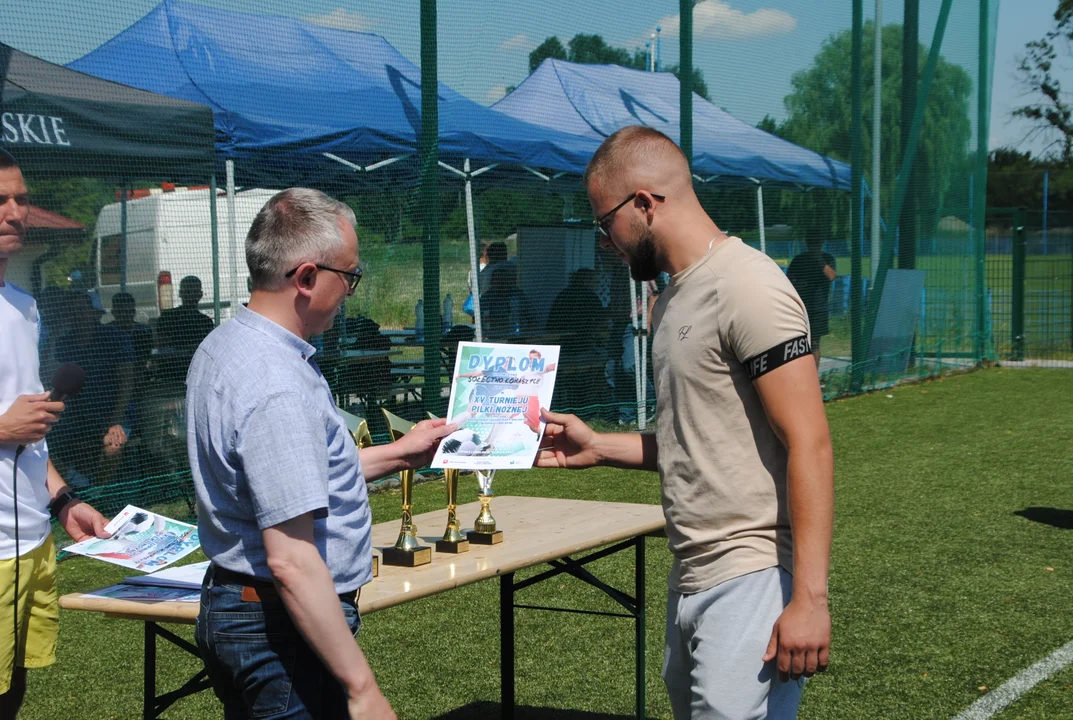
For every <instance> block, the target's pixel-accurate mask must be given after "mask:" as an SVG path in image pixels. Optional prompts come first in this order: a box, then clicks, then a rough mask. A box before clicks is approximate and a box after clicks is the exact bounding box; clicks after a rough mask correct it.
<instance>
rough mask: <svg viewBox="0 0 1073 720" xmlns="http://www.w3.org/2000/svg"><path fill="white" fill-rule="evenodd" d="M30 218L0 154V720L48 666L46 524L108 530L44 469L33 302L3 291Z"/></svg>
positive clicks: (51, 642) (51, 419)
mask: <svg viewBox="0 0 1073 720" xmlns="http://www.w3.org/2000/svg"><path fill="white" fill-rule="evenodd" d="M29 211H30V197H29V193H28V192H27V190H26V183H25V182H24V180H23V177H22V171H21V170H20V169H19V166H18V163H17V162H16V160H15V158H14V157H12V156H11V155H10V154H9V153H8V152H7V151H5V150H3V149H0V720H9V719H11V718H14V717H15V716H16V715H17V714H18V712H19V707H20V706H21V705H22V699H23V696H24V695H25V693H26V668H28V667H35V668H36V667H44V666H46V665H51V664H52V663H54V662H55V661H56V638H57V635H58V633H59V621H60V613H59V604H58V602H59V601H58V595H57V593H56V548H55V546H54V545H53V543H52V536H51V532H50V531H51V525H50V524H49V519H50V516H51V517H52V518H56V519H58V520H59V522H60V525H61V526H62V527H63V529H64V530H66V531H67V533H68V534H69V535H70V536H71V538H72V539H74V540H75V541H76V542H77V541H79V540H84V539H86V538H89V537H92V536H94V535H96V536H98V537H107V536H108V535H107V533H105V532H104V526H105V525H106V524H107V521H106V520H105V519H104V518H103V517H102V516H101V514H100V513H99V512H97V511H96V510H94V509H93V508H91V507H90V506H89V505H87V504H86V503H83V502H81V501H79V500H78V498H76V497H75V496H74V494H73V493H71V490H70V488H68V487H67V485H66V483H64V482H63V479H62V478H61V477H60V474H59V473H58V472H57V471H56V468H55V467H53V465H52V462H51V461H50V460H49V457H48V445H47V444H46V442H45V436H46V435H47V434H48V432H49V430H50V429H51V428H52V426H53V425H54V424H55V423H56V422H58V421H59V419H60V413H62V412H63V403H62V402H50V401H49V396H48V393H45V392H44V388H43V387H42V385H41V380H40V378H39V376H38V370H39V367H40V361H39V358H38V355H37V340H38V335H39V333H40V329H41V322H40V318H39V316H38V312H37V303H36V302H35V301H34V298H33V296H31V295H30V294H28V293H26V292H24V291H23V290H21V289H20V288H18V287H16V286H15V285H13V284H12V283H10V282H5V276H6V274H7V265H8V259H9V258H10V257H12V256H13V255H15V254H16V253H17V252H19V250H21V249H22V245H23V241H24V239H25V235H26V218H27V216H28V215H29ZM16 472H17V473H18V476H17V477H16ZM16 493H17V496H16ZM16 527H17V528H18V530H17V531H16ZM16 577H17V578H18V583H16V582H15V580H16ZM16 626H17V628H18V630H17V632H16Z"/></svg>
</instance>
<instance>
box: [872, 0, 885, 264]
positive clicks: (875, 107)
mask: <svg viewBox="0 0 1073 720" xmlns="http://www.w3.org/2000/svg"><path fill="white" fill-rule="evenodd" d="M872 30H873V33H874V40H873V47H872V50H873V53H872V258H871V260H872V278H873V279H875V277H876V276H877V275H878V274H879V256H880V254H881V252H882V245H881V242H882V241H881V239H880V234H879V216H880V213H881V212H882V206H881V205H880V202H879V192H880V185H881V184H882V181H883V173H882V162H883V152H882V150H883V138H882V123H881V121H882V119H883V118H882V115H883V0H876V16H875V21H874V22H873V23H872Z"/></svg>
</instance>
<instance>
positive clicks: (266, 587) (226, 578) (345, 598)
mask: <svg viewBox="0 0 1073 720" xmlns="http://www.w3.org/2000/svg"><path fill="white" fill-rule="evenodd" d="M212 576H213V581H214V582H216V583H217V584H221V585H241V586H242V599H243V600H245V601H247V602H263V601H264V600H266V599H268V598H279V590H278V589H276V584H275V583H274V582H272V581H271V580H264V579H262V578H259V577H254V576H253V575H246V574H245V573H240V572H235V571H234V570H228V569H227V568H223V567H220V566H219V565H213V566H212ZM360 597H361V588H358V589H357V590H351V591H350V592H346V593H339V600H340V601H341V602H345V603H346V604H347V605H352V606H353V607H357V606H358V598H360Z"/></svg>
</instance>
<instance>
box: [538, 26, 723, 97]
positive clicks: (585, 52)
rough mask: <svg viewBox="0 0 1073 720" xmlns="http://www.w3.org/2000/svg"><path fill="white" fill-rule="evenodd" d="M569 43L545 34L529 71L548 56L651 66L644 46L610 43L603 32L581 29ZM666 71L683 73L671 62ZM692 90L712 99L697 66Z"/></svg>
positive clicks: (631, 66) (576, 60)
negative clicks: (636, 46)
mask: <svg viewBox="0 0 1073 720" xmlns="http://www.w3.org/2000/svg"><path fill="white" fill-rule="evenodd" d="M567 46H568V47H569V49H567V47H564V46H563V44H562V42H561V41H560V40H559V38H557V37H555V36H552V37H549V38H546V39H545V40H544V42H542V43H540V45H538V46H537V47H536V49H535V50H533V51H532V52H531V53H529V72H530V73H532V72H534V71H535V70H536V69H537V68H538V67H540V63H542V62H544V61H545V60H547V59H548V58H553V59H555V60H567V61H569V62H575V63H583V64H587V65H621V66H622V67H627V68H632V69H634V70H644V69H646V68H647V67H648V54H647V52H645V50H644V49H643V48H637V49H636V50H634V51H633V53H630V51H628V50H626V49H624V48H619V47H615V46H613V45H608V44H607V41H605V40H604V39H603V37H602V36H600V35H586V34H585V33H578V34H577V35H575V36H574V37H572V38H571V39H570V40H569V41H568V42H567ZM666 72H669V73H672V74H673V75H674V76H675V77H676V78H679V79H681V77H682V76H681V68H680V66H678V65H670V66H668V67H667V70H666ZM693 91H694V92H695V93H697V94H698V95H700V96H701V97H702V98H704V99H705V100H709V101H710V100H711V98H710V97H709V96H708V85H707V83H705V82H704V73H703V72H701V70H700V69H699V68H696V67H694V68H693Z"/></svg>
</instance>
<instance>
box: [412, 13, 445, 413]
mask: <svg viewBox="0 0 1073 720" xmlns="http://www.w3.org/2000/svg"><path fill="white" fill-rule="evenodd" d="M437 62H438V58H437V48H436V0H421V208H422V213H421V215H422V221H423V223H424V245H423V258H422V260H423V263H424V298H425V303H424V304H425V317H424V339H425V380H424V389H423V390H424V391H423V393H422V397H423V399H424V406H425V411H426V412H431V413H433V414H434V415H442V414H443V410H442V408H441V407H440V405H441V404H442V403H441V399H440V342H441V339H442V333H443V327H442V326H441V322H442V321H441V319H440V217H439V216H440V213H439V209H440V208H439V206H440V187H439V159H440V157H439V156H440V148H439V132H440V120H439V118H440V114H439V96H438V94H437V91H438V90H439V78H438V72H437ZM418 332H421V330H420V329H419V330H418Z"/></svg>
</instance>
